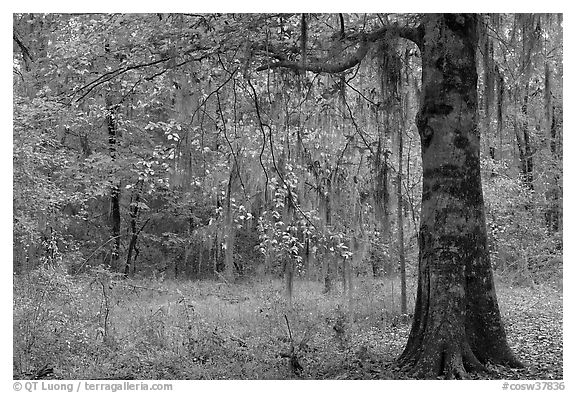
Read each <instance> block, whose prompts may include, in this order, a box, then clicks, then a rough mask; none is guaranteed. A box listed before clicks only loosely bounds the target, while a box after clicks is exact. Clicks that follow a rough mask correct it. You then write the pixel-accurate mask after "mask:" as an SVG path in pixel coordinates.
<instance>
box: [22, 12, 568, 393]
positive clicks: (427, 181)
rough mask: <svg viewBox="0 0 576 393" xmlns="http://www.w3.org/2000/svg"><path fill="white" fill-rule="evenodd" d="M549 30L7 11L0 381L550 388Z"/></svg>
mask: <svg viewBox="0 0 576 393" xmlns="http://www.w3.org/2000/svg"><path fill="white" fill-rule="evenodd" d="M563 23H564V21H563V16H562V14H416V13H414V14H388V13H377V14H361V13H358V14H343V13H333V14H314V13H290V14H233V13H223V14H222V13H218V14H187V13H180V14H178V13H151V14H117V13H115V14H13V93H14V95H13V97H14V100H13V209H12V212H13V295H14V302H13V331H14V342H13V375H14V378H16V379H142V380H148V379H267V380H268V379H427V380H430V379H531V380H534V379H540V380H561V379H563V378H564V374H563V307H562V300H563V297H562V288H563V166H562V162H563V161H562V160H563V90H562V86H563ZM562 386H563V385H562Z"/></svg>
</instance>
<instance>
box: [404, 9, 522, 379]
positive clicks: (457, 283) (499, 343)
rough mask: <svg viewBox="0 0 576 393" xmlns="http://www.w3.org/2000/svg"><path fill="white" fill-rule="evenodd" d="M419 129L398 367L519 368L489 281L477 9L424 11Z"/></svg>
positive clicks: (458, 371)
mask: <svg viewBox="0 0 576 393" xmlns="http://www.w3.org/2000/svg"><path fill="white" fill-rule="evenodd" d="M421 28H422V29H423V33H424V34H423V41H422V42H421V43H420V45H419V46H420V50H421V54H422V90H423V91H422V97H421V102H420V110H419V113H418V116H417V119H416V121H417V126H418V130H419V133H420V138H421V144H422V165H423V190H422V213H421V221H420V233H419V261H418V263H419V279H418V289H417V297H416V306H415V311H414V320H413V323H412V329H411V332H410V336H409V338H408V342H407V344H406V348H405V349H404V352H403V353H402V355H401V356H400V358H399V362H400V364H401V365H403V366H405V367H407V368H409V369H411V371H412V372H413V373H414V374H415V375H416V376H419V377H423V376H424V377H435V376H437V375H444V376H445V377H446V378H460V377H464V376H465V375H466V372H467V371H479V370H483V369H484V366H483V364H485V363H486V362H488V361H490V362H492V363H496V364H508V365H511V366H521V363H519V362H518V361H517V360H516V359H515V357H514V355H513V354H512V351H511V350H510V347H509V346H508V344H507V341H506V333H505V331H504V327H503V324H502V322H501V318H500V311H499V308H498V302H497V299H496V292H495V288H494V282H493V277H492V269H491V265H490V257H489V254H488V247H487V234H486V223H485V213H484V200H483V196H482V184H481V178H480V135H479V130H478V118H477V116H478V115H477V110H478V93H477V78H478V74H477V69H476V55H475V53H476V47H477V44H478V37H477V33H476V31H477V30H476V29H477V17H476V16H474V15H467V14H463V15H459V14H445V15H432V14H429V15H426V16H425V19H424V21H423V23H422V25H421Z"/></svg>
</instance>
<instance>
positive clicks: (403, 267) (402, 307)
mask: <svg viewBox="0 0 576 393" xmlns="http://www.w3.org/2000/svg"><path fill="white" fill-rule="evenodd" d="M403 132H404V131H403V130H402V129H400V130H398V173H397V174H396V187H397V188H396V196H397V197H398V258H399V259H400V312H401V313H402V314H407V313H408V311H407V306H406V259H405V257H404V215H403V214H402V211H403V203H402V139H403V138H402V134H403Z"/></svg>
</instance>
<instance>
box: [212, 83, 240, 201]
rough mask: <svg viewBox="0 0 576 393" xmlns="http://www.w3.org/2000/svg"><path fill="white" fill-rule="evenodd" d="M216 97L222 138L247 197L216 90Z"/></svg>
mask: <svg viewBox="0 0 576 393" xmlns="http://www.w3.org/2000/svg"><path fill="white" fill-rule="evenodd" d="M216 99H217V102H218V112H219V113H220V119H221V120H222V129H223V133H224V139H225V140H226V142H227V143H228V146H229V147H230V152H231V153H232V157H233V158H234V166H235V167H236V173H237V175H238V179H239V180H240V184H241V185H242V191H243V192H244V198H245V199H248V196H247V195H246V187H245V186H244V182H243V181H242V175H241V174H240V165H239V164H238V159H237V157H236V153H235V152H234V147H233V146H232V143H231V142H230V139H228V132H227V131H226V120H224V114H223V113H222V106H221V105H220V93H218V92H216Z"/></svg>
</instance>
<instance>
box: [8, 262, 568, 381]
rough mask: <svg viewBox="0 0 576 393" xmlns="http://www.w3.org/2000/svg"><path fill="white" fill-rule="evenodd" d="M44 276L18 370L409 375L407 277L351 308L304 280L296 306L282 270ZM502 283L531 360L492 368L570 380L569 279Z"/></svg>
mask: <svg viewBox="0 0 576 393" xmlns="http://www.w3.org/2000/svg"><path fill="white" fill-rule="evenodd" d="M34 278H35V283H34V284H31V283H28V285H22V287H25V288H26V292H25V293H21V292H16V293H15V296H14V298H15V299H19V300H18V301H17V302H16V304H15V310H14V313H15V314H14V316H15V321H18V323H17V325H16V326H15V337H17V340H16V342H15V350H16V351H15V361H16V370H25V371H28V372H30V370H41V369H42V367H43V366H44V365H46V364H49V365H51V366H52V367H53V369H54V375H55V376H56V377H57V378H59V379H118V380H125V379H294V378H300V379H408V378H410V375H409V374H407V373H404V372H402V370H400V369H398V367H396V366H395V364H394V361H395V360H396V358H397V357H398V356H399V355H400V353H401V352H402V349H403V346H404V344H405V342H406V339H407V337H408V333H409V329H410V324H409V318H403V316H402V314H400V309H399V306H400V305H399V303H398V288H399V284H400V281H399V280H398V279H396V280H391V279H369V280H365V281H361V282H359V283H358V290H357V294H356V295H355V297H354V300H353V305H352V311H350V303H349V302H348V300H347V299H346V298H343V297H342V292H341V291H340V292H339V293H336V294H331V295H330V296H326V295H325V294H322V285H321V284H320V283H318V282H308V281H300V280H298V281H296V282H295V288H294V301H293V302H294V303H293V307H292V308H290V307H289V306H288V304H287V302H286V298H285V296H284V294H283V285H282V282H280V281H279V280H262V281H260V282H249V283H240V284H234V285H228V284H226V283H223V282H217V281H210V280H204V281H197V282H196V281H172V280H165V281H161V280H152V279H149V280H119V281H113V282H111V281H110V277H108V276H106V275H100V276H99V277H98V278H94V277H80V278H76V279H71V278H65V277H62V276H60V275H59V274H58V273H57V272H54V271H47V272H44V273H43V274H42V275H39V276H37V277H34ZM100 280H103V282H104V285H105V287H104V288H105V289H104V290H103V287H102V285H101V284H102V283H103V282H102V281H100ZM49 282H52V286H51V287H50V286H48V285H46V284H47V283H49ZM56 283H59V285H55V284H56ZM22 284H23V283H22ZM108 286H110V287H109V288H108ZM47 288H49V289H47ZM497 289H498V291H497V292H498V300H499V303H500V305H501V307H502V317H503V320H504V324H505V326H506V328H507V333H508V338H509V340H510V342H511V343H513V344H512V345H513V349H514V350H515V351H517V353H518V356H519V357H520V358H521V359H522V360H523V361H525V362H526V363H527V365H528V366H527V367H526V368H523V369H519V370H510V369H505V368H502V367H496V366H492V367H491V370H490V374H488V375H483V376H481V377H482V378H484V379H539V380H561V379H563V374H562V364H563V362H562V290H561V288H558V287H551V286H533V287H532V288H530V287H519V286H511V285H509V284H504V283H499V285H497ZM285 316H286V317H287V319H288V321H289V325H290V332H291V333H290V332H289V331H288V326H287V324H286V320H285ZM290 335H292V340H291V339H290ZM291 345H294V347H295V349H294V354H293V355H294V359H296V361H297V364H299V365H300V367H301V368H294V367H293V366H292V365H291V361H292V358H291V357H290V356H289V355H290V354H291ZM46 348H50V350H46ZM31 359H33V361H31ZM25 377H31V375H28V376H26V375H22V374H20V375H18V374H17V375H15V378H17V379H20V378H25ZM473 377H474V376H473ZM478 377H480V376H476V378H478Z"/></svg>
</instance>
